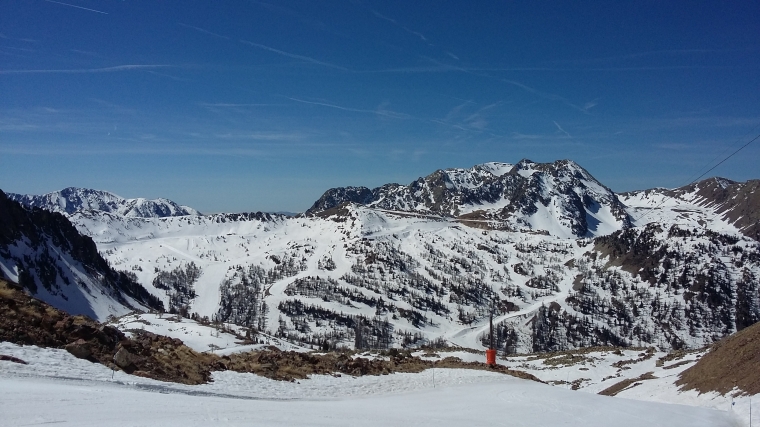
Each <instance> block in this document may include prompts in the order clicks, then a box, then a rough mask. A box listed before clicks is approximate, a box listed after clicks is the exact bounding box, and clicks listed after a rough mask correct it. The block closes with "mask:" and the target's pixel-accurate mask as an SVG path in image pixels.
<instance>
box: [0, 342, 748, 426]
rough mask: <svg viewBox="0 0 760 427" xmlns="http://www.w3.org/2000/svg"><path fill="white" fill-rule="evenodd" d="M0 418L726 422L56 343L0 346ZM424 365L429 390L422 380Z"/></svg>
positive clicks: (482, 386) (492, 387)
mask: <svg viewBox="0 0 760 427" xmlns="http://www.w3.org/2000/svg"><path fill="white" fill-rule="evenodd" d="M0 353H3V354H13V355H15V356H16V357H20V358H22V359H24V360H26V361H27V362H29V365H20V364H16V363H12V362H7V361H0V426H22V425H47V424H55V425H60V426H83V427H84V426H98V427H109V426H136V425H139V426H182V427H189V426H208V425H230V426H242V425H257V426H357V425H361V426H402V425H417V426H436V427H448V426H487V425H500V426H501V425H509V426H555V425H561V426H570V427H573V426H579V427H580V426H582V427H595V426H600V427H601V426H609V425H615V426H616V427H628V426H631V427H634V426H635V427H639V426H673V427H678V426H690V427H700V426H734V425H740V424H738V422H739V421H738V420H737V419H735V418H734V417H733V415H732V414H731V413H729V412H723V411H717V410H711V409H705V408H695V407H688V406H681V405H669V404H661V403H653V402H642V401H635V400H627V399H620V398H611V397H603V396H598V395H593V394H587V393H579V392H573V391H569V390H565V389H561V388H557V387H552V386H549V385H544V384H539V383H536V382H532V381H527V380H521V379H516V378H513V377H509V376H504V375H500V374H496V373H491V372H483V371H468V370H444V369H437V370H435V373H433V372H432V371H425V372H422V373H420V374H394V375H386V376H377V377H372V376H368V377H361V378H351V377H348V376H342V377H330V376H318V377H314V378H312V379H308V380H302V381H300V382H294V383H286V382H278V381H272V380H268V379H265V378H261V377H257V376H255V375H251V374H236V373H231V372H225V373H223V374H216V375H215V376H214V382H213V383H211V384H207V385H202V386H183V385H177V384H170V383H162V382H159V381H154V380H149V379H144V378H140V377H134V376H128V375H126V374H123V373H121V372H117V373H115V374H114V375H113V379H112V377H111V375H112V373H111V371H110V370H108V368H106V367H104V366H102V365H97V364H92V363H89V362H87V361H84V360H80V359H76V358H74V357H73V356H71V355H69V354H68V353H66V352H65V351H63V350H55V349H41V348H37V347H32V346H27V347H19V346H15V345H13V344H9V343H0ZM433 374H435V388H434V387H433Z"/></svg>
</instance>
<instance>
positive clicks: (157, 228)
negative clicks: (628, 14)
mask: <svg viewBox="0 0 760 427" xmlns="http://www.w3.org/2000/svg"><path fill="white" fill-rule="evenodd" d="M759 184H760V181H757V180H752V181H747V182H745V183H739V182H733V181H729V180H726V179H723V178H710V179H707V180H704V181H700V182H697V183H694V184H692V185H689V186H685V187H682V188H678V189H672V190H671V189H661V188H657V189H650V190H642V191H634V192H628V193H619V194H616V193H614V192H613V191H611V190H610V189H609V188H608V187H606V186H604V185H603V184H602V183H600V182H599V181H598V180H596V179H595V178H594V177H593V176H591V175H590V174H589V173H588V172H587V171H586V170H585V169H583V168H582V167H581V166H579V165H577V164H576V163H574V162H572V161H569V160H561V161H557V162H553V163H535V162H531V161H529V160H522V161H520V162H518V163H516V164H507V163H485V164H482V165H477V166H474V167H472V168H469V169H443V170H438V171H436V172H433V173H432V174H430V175H428V176H426V177H424V178H420V179H418V180H416V181H414V182H412V183H411V184H409V185H400V184H387V185H384V186H381V187H378V188H375V189H368V188H364V187H342V188H334V189H330V190H328V191H326V192H325V193H324V194H323V195H322V197H320V198H319V200H317V201H316V202H315V203H314V204H313V206H312V207H311V208H310V209H309V210H308V211H307V212H305V213H304V214H302V215H298V216H295V217H288V216H285V215H277V214H265V213H260V212H259V213H244V214H214V215H183V216H162V215H158V214H155V213H156V212H155V210H149V211H148V213H149V214H145V215H143V216H138V215H136V214H132V215H129V216H127V215H125V214H123V213H121V212H132V211H120V210H119V209H120V208H119V206H122V204H119V203H117V202H116V201H114V199H113V197H115V196H113V195H112V194H111V193H107V192H95V191H91V190H77V191H74V190H72V191H71V192H69V193H75V194H77V196H76V197H71V199H73V200H80V201H79V202H76V203H74V202H71V204H70V206H71V208H69V210H70V211H72V212H68V211H67V210H66V208H65V207H66V206H68V205H67V204H66V202H64V201H62V199H65V200H69V199H68V198H67V197H68V196H64V195H63V193H64V192H63V191H62V192H60V193H61V195H60V196H55V197H53V196H51V197H49V198H48V199H44V200H47V204H45V203H42V202H38V205H37V206H38V207H44V206H48V209H50V210H59V211H61V212H64V214H63V215H58V214H49V213H47V212H45V211H43V210H40V209H30V210H24V209H22V208H21V206H20V205H18V204H16V205H15V206H16V207H15V208H12V209H10V210H9V211H8V212H12V213H13V215H16V216H19V215H21V216H24V217H25V218H27V219H26V220H24V222H23V224H26V225H24V228H23V229H20V230H21V231H19V232H18V233H17V234H14V236H16V237H14V238H13V239H9V240H7V241H6V242H5V243H4V245H5V246H2V245H0V264H2V266H4V267H3V274H4V275H5V276H7V277H9V278H10V279H11V280H17V279H18V280H19V281H25V282H26V283H27V284H31V283H32V282H31V281H30V280H29V278H28V277H27V276H24V274H26V273H22V272H31V274H33V277H34V282H33V283H34V284H36V288H35V289H36V290H37V292H43V293H44V292H49V293H51V295H52V294H55V295H57V296H56V298H57V299H55V301H57V302H58V304H64V303H65V301H66V298H69V295H70V294H71V295H76V292H75V290H76V289H79V288H75V287H68V286H67V285H65V282H61V280H63V279H60V280H59V279H55V280H52V279H50V278H51V277H53V276H52V273H50V272H47V270H45V267H44V265H46V264H50V263H53V264H54V265H55V266H56V267H55V268H56V269H58V270H56V271H58V273H57V274H58V276H57V277H64V276H65V275H67V274H69V273H66V271H74V273H71V274H74V275H73V276H71V277H82V276H80V275H79V274H80V273H76V272H77V271H83V272H85V273H86V274H89V276H87V277H91V278H98V277H101V276H100V275H103V276H107V275H108V274H113V273H108V270H97V271H102V272H101V273H97V274H95V273H92V272H91V271H90V269H89V267H79V265H80V264H77V263H72V262H68V261H67V262H61V261H59V260H58V257H60V259H62V260H68V259H69V258H67V257H73V255H67V254H70V253H79V252H77V250H76V249H75V248H77V247H80V246H81V245H65V244H58V243H55V241H53V243H55V244H54V245H53V246H49V245H48V246H41V245H40V244H38V243H35V244H34V245H31V246H30V243H29V241H43V242H44V241H49V239H48V238H47V237H45V238H42V240H40V239H41V238H40V237H34V236H36V235H37V234H39V232H33V233H31V234H29V232H27V231H25V230H35V229H42V230H47V231H45V233H43V234H44V235H45V236H48V235H51V236H52V235H54V231H53V229H52V228H50V227H49V222H50V221H52V220H54V222H55V223H56V224H58V226H60V227H64V225H62V224H63V220H64V219H68V221H70V222H71V224H73V226H74V227H76V229H77V230H78V231H79V232H80V233H81V234H83V235H85V236H88V237H87V239H88V238H92V240H94V242H95V244H97V249H98V251H99V252H100V254H99V255H100V256H102V257H103V258H105V259H106V260H107V262H108V263H109V264H110V267H112V268H114V269H117V270H122V273H119V274H124V275H127V276H128V278H129V279H130V281H131V282H136V283H139V284H140V285H141V286H142V287H144V288H145V290H146V292H147V293H148V295H147V296H146V295H144V294H142V293H140V291H139V289H137V288H135V287H134V285H129V286H127V289H133V291H130V292H132V294H129V293H127V292H126V291H119V292H121V294H122V295H126V296H129V295H133V294H134V295H143V296H142V297H140V298H141V299H138V298H137V297H136V296H133V297H129V298H132V299H133V300H135V301H138V300H140V301H148V302H149V297H150V298H155V299H157V300H160V302H161V303H163V305H164V307H166V309H168V310H172V311H176V312H179V313H198V315H199V316H201V317H206V316H207V317H209V318H211V319H216V320H218V321H224V322H230V323H235V324H238V325H242V326H245V327H252V328H256V329H259V330H262V331H266V332H268V333H269V334H271V335H275V336H277V337H280V338H282V339H286V340H289V341H292V342H295V343H299V344H300V345H307V346H308V345H313V346H318V347H321V348H325V347H329V348H334V347H339V346H348V347H359V348H385V347H388V346H391V345H395V346H399V345H407V346H409V345H419V344H424V343H427V344H444V343H446V344H449V345H459V346H463V347H470V348H480V347H482V346H483V345H484V341H483V340H484V339H485V337H486V331H487V329H488V314H489V311H490V310H491V308H492V307H493V309H494V310H495V311H496V313H495V317H494V323H495V325H496V329H497V330H496V334H495V335H496V336H495V338H496V345H497V346H498V348H499V349H500V350H502V351H507V352H526V351H546V350H560V349H570V348H579V347H587V346H594V345H622V346H631V345H636V346H643V345H657V346H660V347H662V348H695V347H701V346H704V345H707V344H710V343H712V342H715V341H716V340H718V339H720V338H721V337H723V336H726V335H728V334H730V333H732V332H734V331H737V330H740V329H743V328H746V327H747V326H749V325H752V324H753V323H755V322H757V321H758V320H760V284H759V283H760V282H759V281H760V243H758V238H759V237H760V236H758V228H759V227H760V226H759V225H758V215H759V214H758V212H759V211H758V206H760V192H759V191H757V189H758V187H759V186H760V185H759ZM64 191H65V190H64ZM54 194H55V193H54ZM17 197H18V198H19V199H20V200H27V201H32V200H43V199H40V198H39V197H40V196H17ZM35 197H37V199H35ZM82 200H83V201H82ZM122 200H123V199H122ZM135 200H140V199H135ZM159 200H160V199H159ZM166 202H168V203H171V202H169V201H166ZM12 203H13V202H11V201H8V204H9V206H10V204H12ZM100 206H103V207H104V208H103V209H99V208H98V207H100ZM24 212H26V213H24ZM172 212H179V210H178V209H175V210H174V211H172ZM186 212H194V211H190V210H186ZM46 214H47V216H45V215H46ZM4 215H5V214H2V213H0V224H2V223H8V222H9V221H10V223H13V221H15V220H14V219H13V218H14V217H13V215H11V217H10V218H11V219H7V218H6V217H5V216H4ZM64 215H65V218H64ZM59 223H60V224H59ZM69 227H70V226H69ZM17 228H18V227H17ZM67 230H69V231H67V233H69V234H70V235H71V236H73V234H71V233H72V231H71V230H72V228H67ZM35 233H37V234H35ZM24 236H31V237H24ZM45 239H48V240H45ZM71 239H74V237H71V238H70V239H69V240H71ZM81 239H86V238H84V237H82V238H81ZM83 241H84V240H83ZM45 247H49V248H50V249H44V248H45ZM90 250H91V249H90ZM72 251H73V252H72ZM46 254H47V255H46ZM93 257H94V255H92V256H89V257H88V258H86V259H95V258H93ZM72 259H78V258H72ZM81 264H82V265H84V266H89V265H92V263H85V262H81ZM110 267H109V268H110ZM67 269H68V270H67ZM83 274H84V273H83ZM22 278H23V280H22ZM69 280H70V281H71V279H69ZM88 280H89V279H88ZM85 282H86V283H91V282H87V281H85ZM131 282H130V283H131ZM125 283H126V282H125ZM46 284H47V285H46ZM46 286H47V287H50V289H52V291H48V289H47V287H46ZM130 286H131V287H130ZM28 289H32V287H31V286H28ZM82 289H85V288H82ZM86 289H90V293H91V294H92V295H96V296H97V295H99V293H98V292H94V291H92V289H95V288H94V287H93V286H90V285H87V287H86ZM104 289H105V290H104V292H105V293H106V294H109V292H110V294H112V295H116V294H114V292H115V291H113V290H112V289H113V287H107V288H104ZM109 289H111V290H109ZM135 292H137V293H135ZM80 293H81V292H80ZM85 293H86V291H85ZM129 298H127V297H125V298H124V301H126V302H119V300H118V298H116V297H115V296H114V297H113V301H115V302H113V303H110V304H111V306H112V307H121V308H119V310H121V311H123V310H127V309H128V307H127V305H125V304H126V303H127V302H129V301H131V300H130V299H129ZM130 304H132V303H130ZM145 304H147V302H146V303H145ZM132 305H144V304H142V303H140V304H138V303H137V302H135V303H134V304H132ZM152 305H155V304H152ZM92 306H94V307H104V306H106V307H107V306H108V304H101V303H93V305H92ZM101 311H107V310H101ZM112 311H113V310H112Z"/></svg>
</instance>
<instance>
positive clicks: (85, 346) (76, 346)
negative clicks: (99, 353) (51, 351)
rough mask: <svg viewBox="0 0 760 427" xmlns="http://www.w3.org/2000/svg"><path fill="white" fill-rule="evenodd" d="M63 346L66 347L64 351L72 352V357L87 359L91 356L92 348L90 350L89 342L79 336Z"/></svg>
mask: <svg viewBox="0 0 760 427" xmlns="http://www.w3.org/2000/svg"><path fill="white" fill-rule="evenodd" d="M64 348H65V349H66V351H68V352H69V353H71V354H73V355H74V357H78V358H80V359H89V358H90V356H92V350H90V344H89V343H88V342H87V341H85V340H83V339H81V338H80V339H78V340H76V341H74V342H70V343H68V344H66V346H65V347H64Z"/></svg>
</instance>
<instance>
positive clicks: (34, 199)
mask: <svg viewBox="0 0 760 427" xmlns="http://www.w3.org/2000/svg"><path fill="white" fill-rule="evenodd" d="M7 196H8V198H9V199H11V200H13V201H16V202H19V203H21V204H22V205H23V206H25V207H27V208H32V207H37V208H41V209H45V210H48V211H51V212H60V213H64V214H69V215H70V214H73V213H75V212H77V211H82V210H97V211H102V212H112V213H116V214H119V215H122V216H125V217H140V218H163V217H169V216H186V215H201V213H200V212H198V211H197V210H195V209H193V208H191V207H189V206H182V205H179V204H177V203H175V202H173V201H171V200H169V199H164V198H158V199H152V200H149V199H144V198H134V199H125V198H123V197H121V196H117V195H116V194H114V193H111V192H108V191H102V190H93V189H89V188H79V187H66V188H64V189H63V190H60V191H53V192H50V193H46V194H41V195H29V194H16V193H8V194H7Z"/></svg>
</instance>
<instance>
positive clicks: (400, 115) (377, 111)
mask: <svg viewBox="0 0 760 427" xmlns="http://www.w3.org/2000/svg"><path fill="white" fill-rule="evenodd" d="M288 99H289V100H291V101H295V102H300V103H302V104H310V105H318V106H321V107H328V108H335V109H337V110H343V111H350V112H353V113H365V114H377V115H380V116H385V117H392V118H395V119H410V118H413V117H412V116H410V115H408V114H404V113H398V112H395V111H391V110H386V109H385V108H384V105H382V104H381V105H380V106H379V107H378V108H377V109H375V110H364V109H361V108H351V107H343V106H340V105H335V104H329V103H327V102H317V101H307V100H305V99H298V98H290V97H288Z"/></svg>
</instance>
